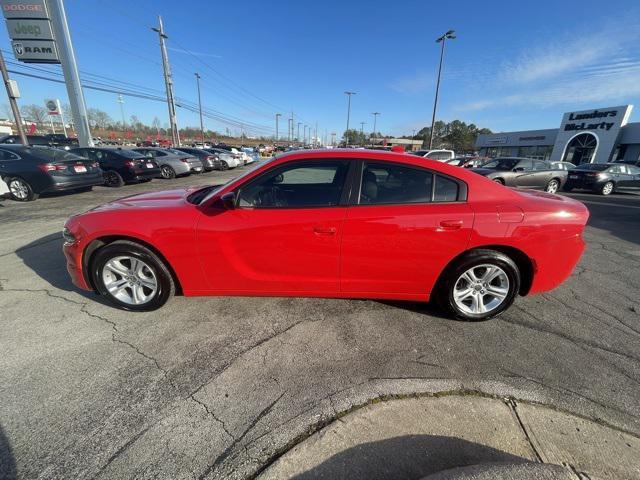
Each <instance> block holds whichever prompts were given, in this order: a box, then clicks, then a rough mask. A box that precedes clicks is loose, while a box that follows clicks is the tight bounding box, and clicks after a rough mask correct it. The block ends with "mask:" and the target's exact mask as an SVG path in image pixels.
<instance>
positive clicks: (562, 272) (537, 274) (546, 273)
mask: <svg viewBox="0 0 640 480" xmlns="http://www.w3.org/2000/svg"><path fill="white" fill-rule="evenodd" d="M584 249H585V243H584V240H583V239H582V235H580V234H576V235H574V236H572V237H569V238H563V239H560V240H557V241H547V242H545V243H544V245H541V248H539V249H538V252H536V254H535V257H534V274H533V282H532V284H531V289H530V290H529V294H534V293H542V292H547V291H549V290H553V289H554V288H556V287H557V286H559V285H560V284H561V283H562V282H564V281H565V280H566V279H567V278H569V277H570V276H571V274H572V273H573V270H574V268H575V267H576V265H577V264H578V262H579V261H580V257H582V253H583V252H584Z"/></svg>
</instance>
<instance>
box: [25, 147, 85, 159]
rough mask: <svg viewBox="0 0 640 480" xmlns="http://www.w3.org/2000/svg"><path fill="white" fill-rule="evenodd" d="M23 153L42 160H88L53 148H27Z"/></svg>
mask: <svg viewBox="0 0 640 480" xmlns="http://www.w3.org/2000/svg"><path fill="white" fill-rule="evenodd" d="M21 151H22V152H24V153H26V154H28V155H32V156H34V157H36V158H40V159H42V160H47V161H54V160H56V161H57V160H86V158H84V157H80V156H78V155H76V154H75V153H69V152H67V151H66V150H60V149H57V148H51V147H37V146H36V147H25V148H23V149H22V150H21Z"/></svg>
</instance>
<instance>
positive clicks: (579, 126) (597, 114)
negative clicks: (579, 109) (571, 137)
mask: <svg viewBox="0 0 640 480" xmlns="http://www.w3.org/2000/svg"><path fill="white" fill-rule="evenodd" d="M617 114H618V112H617V111H616V110H607V111H603V112H601V111H599V110H594V111H593V112H591V113H570V114H569V118H568V119H567V121H570V122H571V121H575V120H592V119H596V118H608V117H615V116H616V115H617ZM614 125H615V122H605V121H602V122H598V123H587V122H581V123H567V124H565V126H564V130H565V132H567V131H572V130H598V129H600V130H607V131H609V130H611V127H613V126H614Z"/></svg>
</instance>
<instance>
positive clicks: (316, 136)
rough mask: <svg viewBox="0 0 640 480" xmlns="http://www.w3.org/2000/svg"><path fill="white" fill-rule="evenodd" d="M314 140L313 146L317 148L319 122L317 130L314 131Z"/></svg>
mask: <svg viewBox="0 0 640 480" xmlns="http://www.w3.org/2000/svg"><path fill="white" fill-rule="evenodd" d="M313 135H314V137H315V138H314V139H313V146H314V147H315V146H317V143H318V122H316V129H315V130H314V134H313Z"/></svg>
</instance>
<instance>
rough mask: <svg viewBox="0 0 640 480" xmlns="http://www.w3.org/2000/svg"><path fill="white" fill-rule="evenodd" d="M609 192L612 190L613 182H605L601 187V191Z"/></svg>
mask: <svg viewBox="0 0 640 480" xmlns="http://www.w3.org/2000/svg"><path fill="white" fill-rule="evenodd" d="M611 192H613V183H611V182H608V183H605V185H604V187H602V193H604V194H605V195H609V194H610V193H611Z"/></svg>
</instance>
